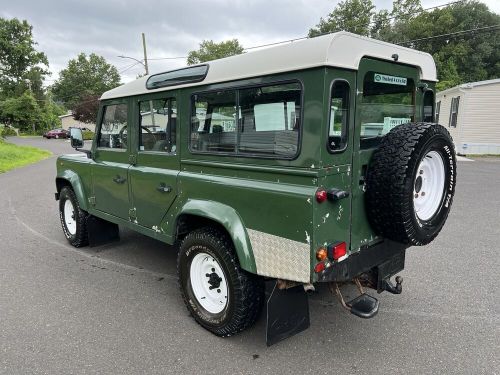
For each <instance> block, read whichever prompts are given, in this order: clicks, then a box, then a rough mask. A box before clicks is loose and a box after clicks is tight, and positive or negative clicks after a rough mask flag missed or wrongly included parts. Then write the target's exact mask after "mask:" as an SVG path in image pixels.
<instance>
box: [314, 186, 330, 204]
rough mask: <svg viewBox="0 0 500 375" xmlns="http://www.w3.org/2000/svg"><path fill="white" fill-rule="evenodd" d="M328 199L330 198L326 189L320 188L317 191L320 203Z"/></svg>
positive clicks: (317, 198)
mask: <svg viewBox="0 0 500 375" xmlns="http://www.w3.org/2000/svg"><path fill="white" fill-rule="evenodd" d="M327 199H328V194H327V192H326V190H325V189H319V190H318V191H317V192H316V200H317V201H318V203H323V202H324V201H326V200H327Z"/></svg>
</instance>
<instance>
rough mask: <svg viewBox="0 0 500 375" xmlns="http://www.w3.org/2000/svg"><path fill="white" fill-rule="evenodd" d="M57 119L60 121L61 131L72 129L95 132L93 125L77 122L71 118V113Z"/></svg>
mask: <svg viewBox="0 0 500 375" xmlns="http://www.w3.org/2000/svg"><path fill="white" fill-rule="evenodd" d="M59 119H60V120H61V127H62V128H63V129H66V130H68V129H69V128H70V127H72V128H87V129H90V130H92V131H93V132H95V124H86V123H84V122H81V121H77V120H75V119H74V118H73V114H72V113H71V112H68V113H67V114H65V115H62V116H59Z"/></svg>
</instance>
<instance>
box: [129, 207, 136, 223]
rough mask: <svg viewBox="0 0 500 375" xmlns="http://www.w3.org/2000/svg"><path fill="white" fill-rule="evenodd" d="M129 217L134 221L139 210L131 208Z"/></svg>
mask: <svg viewBox="0 0 500 375" xmlns="http://www.w3.org/2000/svg"><path fill="white" fill-rule="evenodd" d="M128 217H129V218H130V220H131V221H134V219H136V218H137V211H136V209H135V208H131V209H129V210H128Z"/></svg>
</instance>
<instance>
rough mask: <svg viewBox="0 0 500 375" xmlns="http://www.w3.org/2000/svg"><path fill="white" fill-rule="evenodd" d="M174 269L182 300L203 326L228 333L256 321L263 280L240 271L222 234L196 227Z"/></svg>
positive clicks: (231, 248) (210, 229)
mask: <svg viewBox="0 0 500 375" xmlns="http://www.w3.org/2000/svg"><path fill="white" fill-rule="evenodd" d="M177 271H178V275H179V283H180V287H181V292H182V297H183V299H184V302H185V304H186V306H187V308H188V310H189V312H190V313H191V315H192V316H193V317H194V319H195V320H196V322H198V323H199V324H200V325H201V326H202V327H204V328H206V329H207V330H209V331H211V332H212V333H214V334H216V335H217V336H222V337H226V336H231V335H234V334H236V333H238V332H241V331H243V330H245V329H246V328H248V327H250V326H251V325H252V324H253V323H255V321H256V320H257V318H258V316H259V313H260V311H261V309H262V305H263V302H264V283H263V281H262V279H260V278H259V277H257V276H256V275H253V274H250V273H247V272H246V271H244V270H242V269H241V268H240V266H239V264H238V259H237V257H236V254H235V251H234V247H233V244H232V242H231V241H230V240H229V238H228V237H227V235H226V234H225V233H222V232H220V231H218V230H216V229H213V228H209V227H208V228H202V229H197V230H195V231H193V232H191V233H190V234H188V235H187V236H186V237H185V238H184V240H183V241H182V244H181V246H180V251H179V255H178V258H177Z"/></svg>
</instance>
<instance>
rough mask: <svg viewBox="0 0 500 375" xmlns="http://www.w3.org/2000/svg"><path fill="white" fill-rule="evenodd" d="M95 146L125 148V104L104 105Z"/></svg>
mask: <svg viewBox="0 0 500 375" xmlns="http://www.w3.org/2000/svg"><path fill="white" fill-rule="evenodd" d="M97 147H100V148H111V149H126V148H127V105H126V104H112V105H107V106H105V107H104V115H103V117H102V124H101V128H100V130H99V136H98V142H97Z"/></svg>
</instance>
